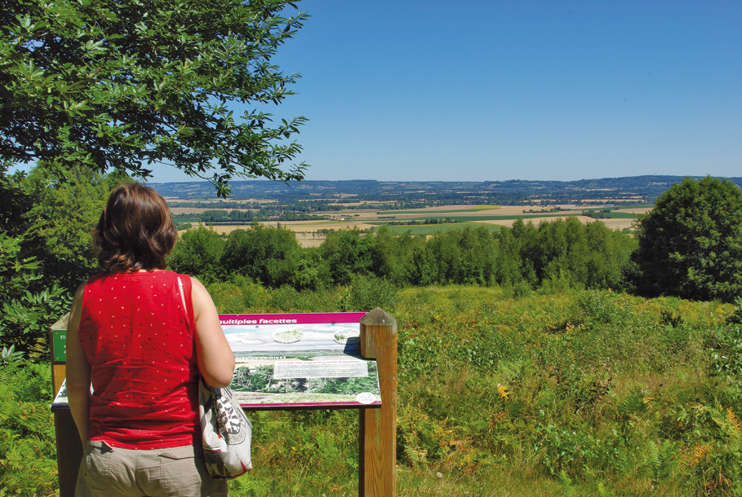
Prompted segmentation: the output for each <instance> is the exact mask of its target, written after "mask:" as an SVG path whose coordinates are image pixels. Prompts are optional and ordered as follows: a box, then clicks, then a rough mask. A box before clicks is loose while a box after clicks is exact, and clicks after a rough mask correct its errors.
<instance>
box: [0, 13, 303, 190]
mask: <svg viewBox="0 0 742 497" xmlns="http://www.w3.org/2000/svg"><path fill="white" fill-rule="evenodd" d="M4 5H5V7H4V8H3V9H0V107H2V109H3V112H2V114H0V159H1V160H2V161H4V162H6V161H8V162H10V163H12V164H18V163H28V162H34V161H42V162H44V163H47V164H56V165H58V166H59V167H63V168H65V169H66V168H69V167H72V166H73V165H78V166H79V165H82V166H87V167H90V168H92V169H94V170H98V171H104V170H106V169H108V168H115V169H118V170H120V171H124V172H129V173H131V174H133V175H136V176H143V177H146V176H147V175H148V174H149V173H150V172H151V170H149V169H147V166H149V165H151V164H153V163H167V164H171V165H174V166H176V167H178V168H180V169H182V170H183V171H185V172H186V173H188V174H190V175H196V176H199V177H202V178H205V179H208V180H210V181H211V182H212V183H214V185H215V186H216V187H217V191H218V193H219V194H220V195H221V196H226V195H227V194H228V193H229V187H228V183H229V180H230V179H232V178H233V177H234V176H235V175H236V176H245V177H259V176H260V177H267V178H270V179H274V180H281V181H288V180H300V179H302V178H303V177H304V170H305V168H306V167H307V166H306V165H305V164H304V163H300V164H290V162H291V161H292V160H293V159H294V158H295V157H296V155H297V154H298V153H299V152H300V151H301V146H300V145H299V144H297V143H296V142H295V141H291V140H292V136H293V135H294V134H296V133H298V132H299V126H300V125H301V124H303V123H304V122H305V118H303V117H295V118H293V119H291V120H288V121H287V120H281V122H280V123H273V122H272V116H271V114H269V113H266V112H264V111H263V110H261V109H262V108H263V107H262V104H269V103H273V104H279V103H280V102H281V101H283V99H284V98H285V97H286V96H288V95H291V94H292V91H291V90H289V89H288V87H289V86H290V85H291V84H293V83H294V82H295V81H296V79H297V78H298V76H297V75H295V74H290V75H286V74H283V73H282V72H281V71H280V69H279V68H278V67H277V66H275V65H273V64H271V58H272V56H273V55H274V54H275V53H276V50H277V49H278V47H279V46H280V45H281V44H283V43H284V42H285V41H286V40H287V39H289V38H291V37H292V36H293V35H294V34H295V33H296V32H297V30H298V29H299V28H300V27H301V25H302V22H303V21H304V20H305V19H306V17H307V16H306V15H305V14H303V13H297V15H295V16H293V17H284V16H283V12H284V11H285V10H286V8H287V7H288V6H291V7H294V8H295V5H294V3H293V2H290V1H286V0H216V1H215V0H123V1H120V0H119V1H115V0H8V1H6V2H4ZM236 105H240V106H252V107H253V108H251V109H249V110H247V111H245V113H244V114H243V115H242V116H239V117H238V116H236V115H235V114H234V111H233V109H234V107H235V106H236ZM286 140H289V141H288V142H287V141H286Z"/></svg>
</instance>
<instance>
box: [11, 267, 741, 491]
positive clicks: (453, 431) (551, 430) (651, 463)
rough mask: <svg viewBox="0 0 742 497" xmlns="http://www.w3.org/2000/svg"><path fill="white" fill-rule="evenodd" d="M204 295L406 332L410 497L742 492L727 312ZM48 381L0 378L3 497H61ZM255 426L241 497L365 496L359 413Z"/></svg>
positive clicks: (605, 297)
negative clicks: (57, 496) (380, 319)
mask: <svg viewBox="0 0 742 497" xmlns="http://www.w3.org/2000/svg"><path fill="white" fill-rule="evenodd" d="M209 290H210V291H211V293H212V295H214V298H215V301H216V303H217V307H218V309H219V311H220V312H222V313H259V312H260V313H262V312H322V311H357V310H363V311H367V310H370V309H372V308H373V307H376V306H380V307H382V308H384V309H385V310H387V311H388V312H390V313H391V314H392V315H393V316H394V317H395V318H396V320H397V323H398V326H399V331H398V347H399V365H398V367H399V374H398V379H399V411H398V431H397V440H398V446H397V455H398V460H397V475H398V477H397V489H398V494H399V495H404V496H417V495H419V496H425V497H430V496H439V495H440V496H443V495H446V496H447V495H472V496H474V495H477V496H520V495H544V496H568V495H575V496H576V495H599V496H616V497H618V496H636V495H653V496H654V495H662V496H681V495H683V496H685V495H698V496H701V495H719V496H722V495H740V494H742V469H741V468H742V447H741V446H740V444H741V443H742V409H741V407H742V402H741V400H742V383H741V381H742V328H740V326H739V324H735V323H737V322H738V321H739V318H738V316H737V315H736V314H735V313H739V310H738V309H735V308H734V307H733V306H730V305H725V304H721V303H716V302H689V301H684V300H680V299H674V298H659V299H653V300H646V299H642V298H637V297H631V296H628V295H625V294H619V293H614V292H611V291H584V290H571V289H569V288H561V289H559V291H558V292H555V293H551V294H549V293H547V292H546V291H541V292H540V293H534V292H515V291H514V289H512V288H487V289H485V288H477V287H444V288H435V287H429V288H415V289H406V290H403V291H397V290H396V289H395V288H394V287H392V286H391V285H388V284H386V283H385V282H384V281H383V280H376V279H374V278H371V279H368V278H359V277H357V278H356V279H354V280H353V284H352V285H350V286H347V287H337V288H334V289H330V290H324V291H321V292H310V291H296V290H294V289H292V288H289V287H284V288H280V289H276V290H265V289H263V288H261V287H258V286H256V285H253V284H251V283H249V282H247V281H237V280H236V281H233V282H231V283H219V284H214V285H211V287H210V288H209ZM46 367H47V366H43V365H42V366H38V367H35V368H36V369H33V368H17V367H16V368H11V367H10V366H2V367H0V370H1V371H2V375H3V376H2V379H3V382H2V383H3V384H4V385H7V388H5V390H3V392H4V394H3V395H4V396H3V398H2V399H0V402H1V403H2V411H0V430H2V433H3V434H4V437H3V438H4V440H5V441H6V442H5V443H0V449H1V450H2V451H4V452H2V453H0V481H2V482H3V483H4V484H5V486H4V487H3V488H2V489H0V495H51V494H53V493H54V486H53V482H52V480H53V478H52V477H50V475H53V467H54V459H53V458H54V453H53V447H52V442H51V439H50V437H51V432H50V429H51V428H50V424H49V423H50V420H49V417H48V416H46V415H42V414H43V412H47V411H46V410H47V409H48V400H47V401H43V402H40V403H39V402H35V403H34V401H33V400H32V399H30V398H29V396H31V397H33V395H31V394H30V393H29V392H30V390H29V389H31V390H33V389H34V388H37V387H34V386H33V385H38V388H37V390H38V389H41V388H42V387H41V386H40V385H41V384H42V383H44V384H45V385H48V374H47V373H45V372H44V371H46V370H45V369H44V368H46ZM44 375H46V376H44ZM44 388H47V387H44ZM47 389H48V388H47ZM34 392H36V390H34ZM36 393H38V392H36ZM34 395H36V394H34ZM39 395H41V394H39ZM251 417H252V419H253V421H254V448H253V457H254V466H255V470H254V471H253V472H252V473H251V474H250V475H248V476H246V477H243V478H240V479H237V480H234V481H232V482H230V488H231V492H232V495H237V496H242V495H244V496H268V495H271V496H272V495H295V496H310V495H311V496H321V495H325V496H338V497H340V496H344V495H348V496H350V495H357V486H358V456H357V454H358V413H357V412H356V411H353V410H344V411H342V410H341V411H332V410H318V411H292V412H286V411H285V412H278V411H270V412H254V413H252V414H251Z"/></svg>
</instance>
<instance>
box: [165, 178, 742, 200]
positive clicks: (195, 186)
mask: <svg viewBox="0 0 742 497" xmlns="http://www.w3.org/2000/svg"><path fill="white" fill-rule="evenodd" d="M694 178H701V177H700V176H696V177H694ZM682 179H683V176H632V177H625V178H603V179H584V180H578V181H523V180H509V181H484V182H467V181H376V180H351V181H311V180H308V181H302V182H290V183H288V184H285V183H277V182H272V181H266V180H251V181H235V182H233V183H232V196H231V197H230V200H244V199H272V200H279V201H281V202H288V201H296V200H303V199H314V200H321V199H337V198H346V199H348V200H351V199H352V200H364V201H386V202H390V201H401V200H405V201H410V200H434V201H436V202H443V203H446V204H462V203H472V204H501V205H508V204H522V203H527V202H532V201H534V202H539V203H568V202H571V203H574V202H585V201H590V200H603V201H618V202H638V203H646V202H653V201H654V199H655V198H656V197H657V196H659V195H660V194H661V193H662V192H664V191H665V190H666V189H667V188H669V187H670V185H671V184H672V183H677V182H680V181H682ZM728 179H730V180H731V181H733V182H734V183H735V184H737V185H738V186H740V188H742V177H737V178H728ZM150 186H152V187H153V188H155V189H156V190H157V191H158V192H160V193H161V194H162V195H163V196H165V197H174V198H180V199H184V200H201V199H204V200H205V199H212V198H216V194H215V190H214V187H213V186H212V185H211V184H210V183H207V182H187V183H150Z"/></svg>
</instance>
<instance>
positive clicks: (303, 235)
mask: <svg viewBox="0 0 742 497" xmlns="http://www.w3.org/2000/svg"><path fill="white" fill-rule="evenodd" d="M558 207H559V211H553V210H552V211H550V209H551V207H550V208H540V207H533V206H528V205H518V206H512V205H508V206H502V207H496V206H477V205H444V206H438V207H429V208H425V209H414V210H397V211H390V210H386V211H385V210H375V209H345V210H342V211H328V212H318V213H316V214H317V215H320V216H326V217H328V219H326V220H320V221H317V220H312V221H267V222H263V223H262V224H264V225H266V226H278V225H279V224H280V226H281V227H283V228H287V229H290V230H292V231H294V232H295V233H296V239H297V241H298V242H299V243H300V244H301V245H302V246H303V247H316V246H319V245H320V244H321V243H322V242H323V241H324V236H323V234H322V232H323V231H326V230H331V229H332V230H342V229H359V230H368V229H371V228H374V227H378V226H381V225H383V224H387V223H395V222H396V223H407V222H410V221H417V222H419V223H421V224H419V225H392V226H390V229H392V230H393V232H395V233H405V232H406V231H407V230H410V231H411V232H412V234H433V233H436V232H438V231H441V230H445V229H457V228H463V227H464V226H475V227H476V226H478V225H486V226H490V227H492V229H493V230H496V229H497V228H495V227H496V226H497V227H499V226H508V227H510V226H512V225H513V222H515V220H516V219H523V220H524V221H525V222H532V223H534V224H538V223H540V222H541V221H553V220H555V219H560V218H561V219H566V218H567V217H576V218H577V219H578V220H579V221H580V222H582V223H590V222H595V221H596V219H593V218H590V217H586V216H582V215H580V214H582V212H583V211H584V210H587V209H588V208H587V207H584V206H577V205H572V204H564V205H560V206H558ZM591 208H592V209H600V207H591ZM650 209H651V207H641V208H626V209H620V208H619V209H616V210H612V211H611V213H623V214H633V215H634V216H636V215H639V214H644V213H645V212H647V211H648V210H650ZM171 210H172V212H173V213H174V214H180V213H199V212H203V211H204V210H206V209H196V208H185V207H183V208H181V207H174V208H172V209H171ZM240 210H242V209H240ZM444 218H451V219H453V220H456V221H457V222H456V223H450V224H449V223H447V224H444V225H441V224H433V225H424V224H422V223H424V222H425V220H428V219H444ZM634 220H635V217H633V216H632V217H629V216H627V217H621V218H606V219H601V220H600V221H601V222H603V223H604V224H605V225H606V226H608V227H609V228H611V229H618V230H623V229H626V228H631V226H632V223H633V222H634ZM249 226H250V225H249V223H245V224H242V225H234V224H230V225H218V224H216V225H213V228H214V229H215V230H216V231H217V232H218V233H225V234H229V233H230V232H232V231H234V230H236V229H247V228H248V227H249Z"/></svg>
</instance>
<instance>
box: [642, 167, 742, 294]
mask: <svg viewBox="0 0 742 497" xmlns="http://www.w3.org/2000/svg"><path fill="white" fill-rule="evenodd" d="M637 228H638V230H637V233H636V237H637V239H638V241H639V248H638V249H637V251H636V252H635V254H634V258H635V260H636V262H637V263H638V266H639V270H640V276H639V281H638V284H637V289H638V290H639V292H641V293H644V294H645V295H649V296H655V295H677V296H679V297H682V298H686V299H695V300H712V299H720V300H724V301H727V302H731V301H733V300H734V298H735V297H738V296H742V192H740V189H739V187H737V185H735V184H734V183H732V182H730V181H726V180H719V179H716V178H711V177H706V178H703V179H702V180H700V181H695V180H692V179H690V178H686V179H684V180H683V181H682V182H681V183H676V184H674V185H673V186H672V187H670V189H668V190H667V191H666V192H665V193H664V194H662V196H660V198H659V199H658V200H657V202H656V203H655V206H654V209H653V210H651V211H650V212H648V213H647V214H645V215H643V216H642V217H640V219H639V222H638V226H637Z"/></svg>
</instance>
